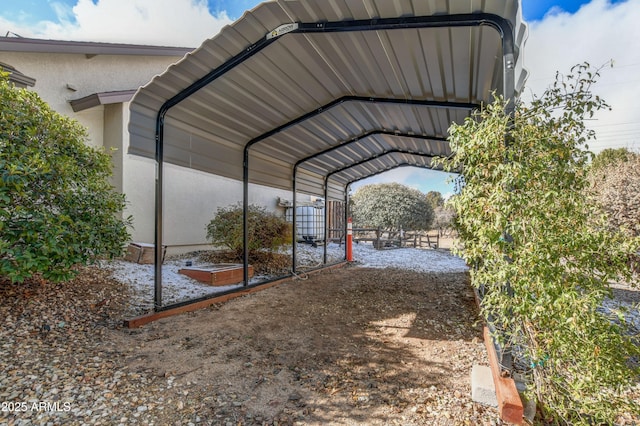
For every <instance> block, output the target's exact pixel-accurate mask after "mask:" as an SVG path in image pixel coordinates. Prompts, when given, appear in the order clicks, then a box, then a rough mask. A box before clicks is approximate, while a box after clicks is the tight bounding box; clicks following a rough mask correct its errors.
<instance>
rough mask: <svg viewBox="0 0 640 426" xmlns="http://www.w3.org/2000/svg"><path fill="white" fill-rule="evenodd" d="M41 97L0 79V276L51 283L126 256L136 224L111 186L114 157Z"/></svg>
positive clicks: (18, 280) (3, 77) (120, 196)
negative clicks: (82, 266) (108, 259)
mask: <svg viewBox="0 0 640 426" xmlns="http://www.w3.org/2000/svg"><path fill="white" fill-rule="evenodd" d="M86 140H87V133H86V130H85V129H84V128H83V127H82V126H80V125H79V124H78V123H77V122H75V121H74V120H72V119H70V118H68V117H64V116H62V115H60V114H58V113H56V112H55V111H53V110H52V109H51V108H50V107H49V106H48V105H47V104H46V103H45V102H43V101H42V100H41V99H40V98H39V97H38V95H37V94H36V93H33V92H30V91H28V90H26V89H17V88H15V87H14V86H13V84H11V83H10V82H9V81H8V79H7V77H6V75H0V275H1V276H5V277H8V279H9V280H11V281H13V282H22V281H24V280H25V279H26V278H29V277H31V276H32V275H34V274H40V275H41V277H43V278H44V279H47V280H52V281H61V280H66V279H69V278H71V277H72V276H73V275H74V273H75V272H74V270H73V266H75V265H78V264H86V263H89V262H93V261H95V260H96V259H98V258H101V257H104V256H107V257H114V256H118V255H121V254H122V252H123V246H124V243H125V242H126V241H127V240H128V238H129V235H128V233H127V226H128V224H129V223H130V221H129V220H122V219H119V218H118V216H117V215H118V214H119V213H120V212H122V210H123V209H124V206H125V200H124V196H123V195H122V194H118V193H116V192H115V191H114V190H113V188H112V187H111V185H110V184H109V178H110V176H111V159H110V157H109V155H107V154H105V153H104V152H101V151H98V150H96V149H94V148H91V147H89V146H87V145H86V144H85V142H86Z"/></svg>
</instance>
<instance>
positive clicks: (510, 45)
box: [154, 13, 516, 311]
mask: <svg viewBox="0 0 640 426" xmlns="http://www.w3.org/2000/svg"><path fill="white" fill-rule="evenodd" d="M478 26H489V27H492V28H494V29H495V30H497V31H498V33H499V35H500V38H501V40H502V56H503V60H502V63H503V91H502V94H503V96H504V97H505V98H506V99H508V100H512V99H514V97H515V93H516V92H515V54H516V52H515V49H516V47H515V42H514V34H513V32H512V30H513V29H512V27H511V23H510V22H509V20H508V19H506V18H503V17H501V16H498V15H495V14H491V13H474V14H454V15H433V16H412V17H400V18H381V19H364V20H352V21H334V22H325V21H323V22H311V23H300V22H299V23H294V25H292V26H291V29H290V31H288V32H284V33H282V34H275V35H274V34H271V33H270V34H267V35H266V36H265V37H263V38H261V39H260V40H259V41H257V42H255V43H253V44H252V45H250V46H249V47H247V48H246V49H245V50H244V51H242V52H241V53H239V54H237V55H235V56H234V57H232V58H231V59H229V60H227V61H226V62H225V63H224V64H222V65H221V66H219V67H217V68H215V69H213V70H211V71H210V72H209V73H207V74H206V75H205V76H203V77H202V78H200V79H198V80H197V81H195V82H194V83H192V84H191V85H189V86H188V87H187V88H185V89H184V90H182V91H181V92H179V93H178V94H176V95H175V96H173V97H171V98H170V99H169V100H167V101H166V102H165V103H164V104H163V105H162V107H161V108H160V109H159V111H158V114H157V117H156V130H155V145H156V155H155V159H156V165H157V178H156V205H155V265H154V308H155V310H156V311H159V310H162V309H167V307H164V308H163V306H162V261H163V253H162V250H161V247H162V241H163V226H162V222H163V208H162V205H163V184H164V182H163V164H164V126H165V117H166V114H167V112H168V111H169V110H170V109H171V108H172V107H174V106H176V105H178V104H179V103H180V102H182V101H184V100H185V99H187V98H188V97H189V96H191V95H193V94H195V93H196V92H198V91H199V90H200V89H202V88H204V87H205V86H207V85H208V84H210V83H212V82H213V81H215V80H216V79H217V78H219V77H221V76H223V75H224V74H226V73H227V72H228V71H230V70H232V69H233V68H234V67H235V66H237V65H239V64H241V63H243V62H244V61H246V60H247V59H249V58H251V57H252V56H253V55H255V54H256V53H258V52H260V51H261V50H263V49H264V48H265V47H267V46H269V45H270V44H272V43H275V42H276V41H278V40H279V39H280V38H282V37H284V36H286V35H287V34H293V33H298V34H305V33H335V32H360V31H381V30H393V29H411V28H446V27H478ZM341 99H343V98H340V99H337V100H336V101H334V102H333V103H336V104H337V103H340V102H341ZM366 99H376V98H366ZM342 102H343V101H342ZM402 102H405V103H412V102H414V101H411V100H408V99H403V100H402ZM425 102H429V101H425ZM333 103H332V104H333ZM329 105H331V104H329ZM432 106H433V105H432ZM507 108H508V111H507V113H511V112H512V111H513V108H514V102H509V103H508V106H507ZM322 112H324V110H323V109H322V108H320V109H318V110H316V111H312V112H310V113H308V114H305V115H303V116H301V117H300V118H299V119H298V121H297V122H301V121H304V120H305V119H308V118H309V117H311V116H315V115H317V114H319V113H322ZM288 125H292V124H291V123H288ZM284 126H287V125H284ZM282 128H283V127H282V126H280V127H278V128H276V129H274V130H272V131H271V132H267V133H265V134H263V135H262V136H263V138H262V139H264V138H266V137H268V135H270V134H272V133H273V132H277V131H279V129H280V130H282ZM265 135H267V136H265ZM256 139H260V137H259V138H256ZM256 139H253V140H252V141H249V142H248V143H247V144H246V145H245V150H244V161H243V232H244V259H243V269H244V274H243V275H244V286H245V287H246V286H247V285H248V256H247V251H248V244H247V241H248V234H247V225H248V215H247V209H248V185H249V148H250V147H251V146H252V145H254V144H255V143H257V142H259V140H256ZM262 139H260V140H262ZM399 166H400V165H397V166H394V167H393V168H395V167H399ZM389 170H390V169H389ZM384 171H387V170H384ZM381 172H382V171H381ZM381 172H380V173H381ZM367 177H370V176H367ZM358 180H360V179H358ZM326 182H327V180H326V178H325V194H326V190H327V185H326ZM351 183H353V182H350V183H349V184H351ZM349 184H347V185H345V201H347V200H348V194H346V188H347V187H348V185H349ZM294 196H295V192H294ZM295 208H296V206H295V203H294V212H295ZM345 211H346V208H345ZM294 226H295V222H294ZM294 244H295V242H294ZM211 297H215V296H211Z"/></svg>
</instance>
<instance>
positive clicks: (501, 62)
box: [129, 0, 526, 199]
mask: <svg viewBox="0 0 640 426" xmlns="http://www.w3.org/2000/svg"><path fill="white" fill-rule="evenodd" d="M520 15H521V12H520V2H519V1H517V0H449V1H447V0H429V1H426V0H333V1H330V2H329V1H312V0H278V1H271V2H266V3H263V4H261V5H259V6H258V7H256V8H255V9H253V10H252V11H250V12H247V13H245V15H244V16H243V17H242V18H241V19H239V20H238V21H236V22H235V23H234V24H233V25H231V26H228V27H225V28H224V29H223V30H222V31H221V32H220V33H219V34H218V35H217V36H215V37H214V38H212V39H210V40H206V41H205V42H204V43H203V44H202V46H201V47H199V48H198V49H196V50H195V51H193V52H192V53H190V54H188V55H187V56H186V57H185V58H184V59H183V60H182V61H181V62H179V63H177V64H175V65H173V66H171V67H170V68H169V69H168V70H167V71H166V72H165V73H164V74H162V75H161V76H158V77H156V78H154V79H153V80H152V81H151V82H150V83H149V84H148V85H147V86H145V87H144V88H142V89H140V90H139V91H138V93H137V94H136V95H135V97H134V99H133V101H132V103H131V121H130V125H129V130H130V133H131V145H130V152H131V153H134V154H138V155H143V156H149V157H155V156H156V140H157V139H159V140H160V143H161V145H162V148H161V150H160V151H159V154H160V155H161V158H160V160H162V161H168V162H171V163H175V164H178V165H182V166H186V167H192V168H195V169H198V170H203V171H206V172H210V173H214V174H217V175H222V176H226V177H230V178H234V179H239V180H242V179H243V178H244V171H245V170H244V165H245V151H246V153H247V156H248V157H247V158H248V164H249V165H248V170H249V174H248V180H249V181H250V182H252V183H257V184H262V185H267V186H271V187H277V188H282V189H288V190H291V189H293V185H294V183H293V182H294V180H293V170H294V168H296V169H297V171H298V178H297V180H296V185H297V186H296V189H297V190H299V191H303V192H307V193H311V194H315V195H320V196H322V195H324V185H325V179H326V176H327V175H331V181H330V185H329V187H330V192H329V195H330V196H332V197H337V198H340V199H341V198H342V197H343V196H344V191H345V189H346V188H345V186H346V185H348V184H349V183H350V182H352V181H355V180H359V179H361V178H363V177H366V176H369V175H371V174H374V173H377V172H379V171H381V170H386V169H389V168H393V167H397V166H403V165H415V166H417V167H430V166H431V156H433V155H442V156H447V155H449V154H450V153H451V152H450V149H449V146H448V144H447V143H446V142H445V141H444V140H445V139H446V137H447V129H448V128H449V126H450V125H451V123H452V122H461V121H462V120H464V118H465V117H467V116H468V115H469V113H470V111H471V109H472V108H473V107H474V106H478V105H479V104H481V103H483V102H490V101H491V93H492V91H494V90H495V91H497V92H498V93H501V94H505V95H506V96H507V97H513V96H515V95H517V93H518V92H519V90H520V89H521V88H522V85H523V83H524V79H525V77H526V72H525V71H523V69H522V66H521V63H522V58H521V55H520V48H521V45H522V43H523V42H524V37H525V35H526V27H525V25H524V24H523V23H522V22H521V18H520ZM394 134H396V135H397V136H394ZM305 159H309V160H308V161H304V160H305ZM346 167H350V168H346ZM342 169H344V170H342ZM337 170H341V171H340V172H339V173H334V172H336V171H337Z"/></svg>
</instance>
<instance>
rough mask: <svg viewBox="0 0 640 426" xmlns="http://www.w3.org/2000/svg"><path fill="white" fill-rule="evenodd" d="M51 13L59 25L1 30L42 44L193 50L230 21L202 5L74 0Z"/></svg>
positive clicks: (194, 0) (196, 1)
mask: <svg viewBox="0 0 640 426" xmlns="http://www.w3.org/2000/svg"><path fill="white" fill-rule="evenodd" d="M54 9H55V11H56V13H57V15H58V22H52V21H41V22H39V23H37V24H36V25H29V26H27V25H22V24H20V23H19V22H18V23H16V22H8V21H6V20H2V19H1V18H0V29H2V30H3V33H6V31H11V32H14V33H17V34H20V35H21V36H23V37H34V38H42V39H54V40H81V41H100V42H111V43H132V44H150V45H165V46H182V47H197V46H200V44H202V42H203V41H204V40H206V39H208V38H211V37H213V36H214V35H216V34H217V33H218V32H219V31H220V29H221V28H222V27H223V26H225V25H228V24H230V23H231V22H232V21H231V19H229V17H228V16H227V15H226V14H225V13H221V14H220V15H219V16H213V15H211V13H209V10H208V8H207V2H206V0H100V1H98V3H97V4H94V3H93V1H92V0H78V2H77V4H76V5H75V6H74V7H73V8H71V9H69V8H68V7H65V6H64V5H62V4H59V3H54Z"/></svg>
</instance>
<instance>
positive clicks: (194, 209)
mask: <svg viewBox="0 0 640 426" xmlns="http://www.w3.org/2000/svg"><path fill="white" fill-rule="evenodd" d="M167 50H168V52H166V51H167ZM189 50H190V49H187V48H185V49H179V48H162V47H158V48H157V49H156V48H154V47H153V46H135V45H117V44H99V43H82V42H62V41H61V42H57V41H50V40H47V41H43V40H26V41H25V40H24V39H17V40H16V39H13V40H12V39H11V38H7V37H0V63H1V64H5V65H9V66H10V67H12V68H13V69H15V70H17V71H19V72H20V73H21V74H23V75H25V76H28V77H30V78H32V79H33V80H34V81H35V83H34V84H33V86H32V87H28V89H29V90H33V91H35V92H37V93H38V95H39V96H40V97H41V98H42V99H43V100H44V101H46V102H47V103H48V104H49V105H50V106H51V107H52V108H53V109H54V110H56V111H57V112H59V113H61V114H64V115H67V116H69V117H72V118H74V119H75V120H77V121H78V122H80V123H81V124H82V125H83V126H85V127H86V128H87V130H88V134H89V141H88V143H89V144H91V145H92V146H95V147H102V148H104V149H106V150H107V151H108V152H110V153H111V156H112V159H113V177H112V184H113V186H114V187H115V188H116V189H117V190H118V191H120V192H122V193H124V194H125V196H126V198H127V208H126V210H125V211H124V212H123V216H125V217H127V216H131V217H132V218H133V229H131V230H130V233H131V236H132V241H138V242H153V241H154V221H155V177H156V165H155V161H153V160H150V159H147V158H143V157H139V156H136V155H131V154H128V148H129V134H128V130H127V128H128V123H129V100H130V99H131V97H132V96H133V93H134V91H135V90H136V89H138V88H139V87H140V86H143V85H145V84H146V83H147V82H148V81H150V80H151V79H152V78H153V77H154V76H155V75H157V74H161V73H162V72H163V71H165V69H166V68H167V67H168V66H169V65H170V64H172V63H175V62H177V61H178V60H180V59H181V58H182V57H183V56H184V54H185V53H187V52H188V51H189ZM70 51H71V52H70ZM96 51H101V52H104V51H106V52H117V53H107V54H105V53H100V54H96V53H95V52H96ZM120 52H125V53H124V54H123V53H120ZM147 52H152V54H147ZM160 52H166V53H160ZM111 93H119V94H118V96H116V97H113V98H108V96H107V97H106V98H100V97H99V96H97V94H111ZM74 102H75V106H74V105H73V104H74ZM74 109H75V111H74ZM164 176H165V194H164V200H165V205H164V207H163V211H164V226H163V229H164V243H165V244H167V245H168V246H169V252H170V253H178V252H184V251H189V250H193V249H199V248H204V247H207V246H208V245H207V241H206V231H205V226H206V224H207V223H208V222H209V221H210V220H211V218H212V217H213V214H214V212H215V211H216V209H217V208H218V207H220V206H227V205H230V204H235V203H237V202H239V201H240V200H241V199H242V183H241V182H238V181H234V180H231V179H227V178H222V177H219V176H215V175H210V174H207V173H203V172H199V171H196V170H192V169H188V168H184V167H179V166H174V165H170V164H166V165H165V168H164ZM278 198H283V199H289V200H290V199H291V198H292V196H291V193H290V192H287V191H281V190H274V189H271V188H266V187H256V186H253V185H252V186H251V187H250V202H251V203H255V204H260V205H263V206H265V207H267V208H268V209H271V210H274V211H276V210H279V209H280V208H279V207H278V205H277V200H278Z"/></svg>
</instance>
